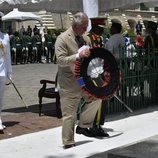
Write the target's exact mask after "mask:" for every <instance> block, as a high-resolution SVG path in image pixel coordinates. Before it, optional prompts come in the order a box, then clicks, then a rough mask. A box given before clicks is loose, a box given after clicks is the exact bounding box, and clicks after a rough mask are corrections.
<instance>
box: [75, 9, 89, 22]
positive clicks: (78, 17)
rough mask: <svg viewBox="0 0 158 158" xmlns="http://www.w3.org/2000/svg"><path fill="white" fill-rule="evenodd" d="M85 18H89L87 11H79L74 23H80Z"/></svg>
mask: <svg viewBox="0 0 158 158" xmlns="http://www.w3.org/2000/svg"><path fill="white" fill-rule="evenodd" d="M85 20H88V16H87V15H86V14H85V13H82V12H78V13H76V14H75V15H74V16H73V20H72V25H76V24H77V25H80V24H82V23H83V22H84V21H85Z"/></svg>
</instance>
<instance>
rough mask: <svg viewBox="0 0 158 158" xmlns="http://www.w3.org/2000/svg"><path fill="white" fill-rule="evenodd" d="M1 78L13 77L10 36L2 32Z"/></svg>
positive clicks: (0, 50)
mask: <svg viewBox="0 0 158 158" xmlns="http://www.w3.org/2000/svg"><path fill="white" fill-rule="evenodd" d="M0 43H1V44H0V45H1V46H0V76H8V77H11V74H12V66H11V54H10V39H9V35H8V34H5V33H2V32H0Z"/></svg>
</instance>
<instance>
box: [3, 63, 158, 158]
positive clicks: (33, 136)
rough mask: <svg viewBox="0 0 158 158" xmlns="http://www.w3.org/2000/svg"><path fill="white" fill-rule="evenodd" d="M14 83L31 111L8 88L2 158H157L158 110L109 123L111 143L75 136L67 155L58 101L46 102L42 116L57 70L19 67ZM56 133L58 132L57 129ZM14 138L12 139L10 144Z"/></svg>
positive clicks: (112, 119) (51, 66)
mask: <svg viewBox="0 0 158 158" xmlns="http://www.w3.org/2000/svg"><path fill="white" fill-rule="evenodd" d="M13 71H14V77H13V80H14V83H15V85H16V86H17V88H18V89H19V91H20V93H21V95H22V96H23V99H24V100H25V102H26V103H27V104H28V106H29V108H25V107H24V104H23V103H22V101H21V100H20V98H19V96H18V95H17V93H16V91H15V89H14V88H13V86H12V85H9V86H7V87H6V94H5V100H4V110H3V113H2V114H3V117H2V118H3V120H4V124H5V125H6V126H7V129H6V130H4V132H5V133H4V134H1V135H0V153H1V154H0V157H2V158H13V157H16V158H30V157H31V158H37V157H38V158H86V157H91V158H157V157H158V156H157V155H158V153H157V148H158V135H157V134H158V107H157V106H155V107H153V108H151V107H150V108H146V109H144V110H141V111H135V112H134V113H132V114H120V115H119V116H111V117H107V118H106V123H105V124H104V126H103V127H104V129H105V130H106V131H107V132H108V133H109V134H110V136H111V138H109V139H107V138H105V139H97V138H88V137H85V136H83V135H78V134H75V141H76V147H74V148H71V149H67V150H64V149H63V148H62V141H61V126H60V125H61V123H62V122H61V120H60V119H57V117H56V112H55V109H54V108H55V106H53V105H54V104H53V103H52V102H53V100H48V99H45V100H44V103H45V105H44V106H43V110H44V115H43V116H41V117H39V116H38V90H39V88H40V87H41V85H40V80H41V79H43V78H44V79H50V80H52V79H54V77H55V74H56V71H57V65H54V64H28V65H15V66H13ZM55 127H56V128H55ZM6 138H9V139H6Z"/></svg>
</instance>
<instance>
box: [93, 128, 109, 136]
mask: <svg viewBox="0 0 158 158" xmlns="http://www.w3.org/2000/svg"><path fill="white" fill-rule="evenodd" d="M90 131H91V132H92V133H95V135H96V137H109V134H108V133H106V132H105V131H104V130H103V129H102V128H101V126H93V127H92V128H90Z"/></svg>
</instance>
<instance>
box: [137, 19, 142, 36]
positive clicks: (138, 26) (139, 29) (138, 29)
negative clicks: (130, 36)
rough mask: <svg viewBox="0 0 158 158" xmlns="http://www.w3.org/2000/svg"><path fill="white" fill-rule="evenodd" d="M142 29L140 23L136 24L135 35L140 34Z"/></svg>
mask: <svg viewBox="0 0 158 158" xmlns="http://www.w3.org/2000/svg"><path fill="white" fill-rule="evenodd" d="M142 28H143V26H142V24H141V23H140V21H138V23H137V24H136V33H137V35H138V34H139V33H142Z"/></svg>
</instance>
